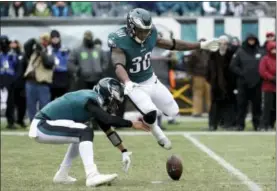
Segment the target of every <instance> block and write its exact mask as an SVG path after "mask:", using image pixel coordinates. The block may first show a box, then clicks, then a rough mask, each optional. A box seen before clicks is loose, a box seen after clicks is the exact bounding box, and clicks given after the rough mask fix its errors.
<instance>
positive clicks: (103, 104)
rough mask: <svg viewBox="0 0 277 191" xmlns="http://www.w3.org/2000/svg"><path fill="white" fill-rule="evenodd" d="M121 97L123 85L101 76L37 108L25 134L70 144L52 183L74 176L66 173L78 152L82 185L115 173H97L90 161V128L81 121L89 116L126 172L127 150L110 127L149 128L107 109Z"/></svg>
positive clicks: (95, 183) (107, 180)
mask: <svg viewBox="0 0 277 191" xmlns="http://www.w3.org/2000/svg"><path fill="white" fill-rule="evenodd" d="M123 99H124V89H123V87H122V85H121V84H120V82H119V81H117V80H115V79H113V78H104V79H102V80H100V81H99V83H98V84H97V85H96V86H95V87H94V89H93V90H80V91H76V92H71V93H67V94H65V95H64V96H62V97H60V98H58V99H55V100H54V101H52V102H50V103H49V104H47V105H46V106H45V107H44V108H42V110H40V111H39V112H38V113H37V114H36V116H35V118H34V119H33V121H32V123H31V127H30V131H29V137H31V138H34V139H35V140H36V141H37V142H39V143H47V144H70V145H69V147H68V150H67V153H66V155H65V157H64V159H63V161H62V163H61V165H60V168H59V170H58V171H57V173H56V175H55V176H54V179H53V181H54V183H62V184H72V183H74V182H75V181H76V179H75V178H72V177H70V176H69V170H70V168H71V164H72V160H73V159H74V158H76V157H77V156H78V155H79V154H80V156H81V158H82V162H83V165H84V169H85V173H86V186H88V187H91V186H92V187H94V186H99V185H102V184H108V183H110V182H111V181H112V180H114V179H115V178H116V177H117V174H100V173H99V172H98V170H97V167H96V165H95V163H94V157H93V156H94V154H93V137H94V132H93V128H90V127H88V126H87V125H86V124H85V123H86V122H88V121H89V120H90V119H91V118H92V119H93V120H95V121H96V122H97V123H98V124H99V126H100V128H101V129H102V130H103V131H104V132H105V133H106V135H107V137H108V138H109V140H110V141H111V143H112V144H113V145H114V146H115V147H117V148H118V149H119V150H120V151H121V152H122V162H123V170H124V171H125V172H127V170H128V168H129V166H130V163H131V160H130V155H131V154H132V153H131V152H128V151H127V149H126V148H125V147H124V146H123V144H122V140H121V138H120V136H119V135H118V134H117V132H116V131H115V130H114V129H113V128H111V126H114V127H134V128H135V129H140V130H145V131H149V127H147V126H146V125H145V124H143V123H142V122H139V121H129V120H124V119H122V118H121V117H118V116H112V115H110V114H111V113H114V111H115V110H116V109H117V107H118V104H120V103H121V102H122V101H123Z"/></svg>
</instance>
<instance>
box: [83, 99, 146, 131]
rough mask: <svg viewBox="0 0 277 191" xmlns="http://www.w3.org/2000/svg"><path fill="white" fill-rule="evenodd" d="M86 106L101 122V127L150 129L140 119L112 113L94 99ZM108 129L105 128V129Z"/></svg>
mask: <svg viewBox="0 0 277 191" xmlns="http://www.w3.org/2000/svg"><path fill="white" fill-rule="evenodd" d="M85 107H86V109H87V110H88V112H90V114H91V116H93V117H94V119H95V120H96V121H98V122H99V123H101V125H100V127H101V126H103V127H105V126H108V127H110V126H113V127H133V128H134V129H138V130H143V131H150V128H149V127H147V126H146V125H145V124H144V123H142V122H140V121H130V120H125V119H123V118H121V117H119V116H113V115H110V114H109V113H107V112H106V111H104V110H103V109H102V108H100V107H99V106H98V105H96V103H95V102H94V101H93V100H88V101H87V103H86V106H85ZM101 128H102V127H101ZM102 129H103V128H102ZM106 130H108V129H103V131H106Z"/></svg>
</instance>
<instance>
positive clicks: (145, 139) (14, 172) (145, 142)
mask: <svg viewBox="0 0 277 191" xmlns="http://www.w3.org/2000/svg"><path fill="white" fill-rule="evenodd" d="M192 136H193V137H194V138H196V139H197V140H199V141H200V142H201V143H202V144H204V145H205V146H207V147H208V148H209V149H211V150H213V151H214V152H215V153H216V154H218V155H219V156H220V157H222V158H223V159H224V160H225V161H227V162H229V163H230V164H231V165H232V166H233V167H235V168H236V169H238V170H239V171H241V172H242V173H243V174H245V175H246V176H247V177H248V178H249V179H251V180H252V181H253V182H254V183H255V184H256V185H258V186H259V187H260V188H261V190H267V191H273V190H275V179H276V175H275V157H274V156H275V136H273V135H212V134H209V135H192ZM169 137H170V139H171V140H172V142H173V149H172V150H171V151H166V150H163V149H162V148H160V147H159V146H158V145H157V144H156V142H155V141H154V139H153V138H152V137H151V136H148V135H132V136H127V135H124V136H123V140H124V142H125V145H126V147H128V149H129V150H130V151H132V152H133V155H132V166H131V168H130V170H129V173H128V174H125V173H123V172H122V170H121V154H120V153H119V151H117V150H116V149H115V148H113V146H111V144H110V143H109V141H108V140H107V139H106V138H105V136H103V135H96V136H95V144H94V150H95V160H96V163H97V165H98V168H99V170H100V172H103V173H118V174H119V178H118V179H117V180H115V181H114V182H113V184H112V185H111V186H103V187H99V188H96V189H95V190H99V191H118V190H119V191H171V190H172V191H185V190H188V191H191V190H193V191H196V190H199V191H210V190H211V191H225V190H226V191H229V190H230V191H231V190H232V191H247V190H249V187H248V186H247V185H246V184H244V183H243V182H242V181H241V180H240V179H239V178H238V177H237V176H236V175H234V174H232V173H231V172H228V171H227V170H226V169H225V168H224V167H222V166H220V165H219V164H218V162H217V161H216V160H214V159H212V158H211V157H210V156H208V155H207V154H206V153H204V152H203V151H202V150H200V149H199V148H198V147H196V146H195V145H194V144H193V143H192V142H191V141H189V139H187V138H185V137H184V136H183V134H181V133H180V134H177V133H176V135H169ZM66 149H67V146H66V145H45V144H38V143H36V142H34V141H33V140H30V139H29V138H28V137H27V136H7V135H2V136H1V151H2V153H1V190H4V191H10V190H14V191H15V190H16V191H17V190H18V191H21V190H22V191H24V190H26V191H27V190H28V191H29V190H36V191H43V190H45V191H46V190H47V191H50V190H57V191H63V190H64V191H65V190H66V191H67V190H69V191H73V190H74V191H75V190H76V191H81V190H93V189H92V188H86V187H85V174H84V170H83V166H82V163H81V159H80V157H78V158H77V159H76V161H74V163H73V168H72V171H71V172H72V173H71V175H72V176H73V177H76V178H77V179H78V181H77V183H76V184H75V185H55V184H53V183H52V178H53V176H54V174H55V172H56V170H57V169H58V167H59V164H60V162H61V161H62V159H63V156H64V154H65V151H66ZM171 154H177V155H179V156H180V157H181V158H182V160H183V165H184V172H183V175H182V177H181V180H180V181H177V182H176V181H172V180H170V178H169V177H168V175H167V172H166V168H165V164H166V160H167V158H168V157H169V156H170V155H171Z"/></svg>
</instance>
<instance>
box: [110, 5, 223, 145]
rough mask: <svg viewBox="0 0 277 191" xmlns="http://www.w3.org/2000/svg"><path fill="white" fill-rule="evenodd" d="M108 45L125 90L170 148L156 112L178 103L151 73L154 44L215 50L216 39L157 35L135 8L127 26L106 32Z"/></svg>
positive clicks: (171, 111) (173, 110)
mask: <svg viewBox="0 0 277 191" xmlns="http://www.w3.org/2000/svg"><path fill="white" fill-rule="evenodd" d="M108 45H109V47H110V48H111V57H112V62H113V65H114V66H115V72H116V75H117V77H118V78H119V79H120V81H121V82H122V83H123V84H124V85H125V89H124V93H125V94H126V95H127V96H128V97H129V99H130V100H131V101H132V102H133V104H134V105H135V106H136V107H137V109H138V110H139V111H140V113H141V114H142V115H143V122H144V123H145V124H147V125H148V126H149V127H150V129H151V132H152V134H153V135H154V137H155V138H156V140H157V142H158V144H159V145H161V146H162V147H163V148H165V149H171V147H172V146H171V141H170V140H169V139H168V138H167V137H166V136H165V134H164V133H163V131H162V130H161V128H160V127H159V126H158V125H157V120H156V119H157V112H158V110H160V111H162V112H163V113H164V114H165V115H167V116H172V117H173V116H176V115H177V114H178V113H179V107H178V105H177V103H176V101H175V100H174V98H173V96H172V94H171V93H170V92H169V90H168V89H167V88H166V87H165V86H164V85H163V84H162V83H161V82H160V81H159V79H158V78H157V76H156V75H155V74H154V72H153V69H152V66H151V63H150V58H151V52H152V50H153V48H154V47H155V46H157V47H159V48H164V49H167V50H177V51H185V50H194V49H205V50H211V51H216V50H217V49H218V40H217V39H213V40H208V41H205V42H200V43H198V42H197V43H189V42H185V41H183V40H177V39H172V40H166V39H163V38H160V37H158V35H157V29H156V28H155V26H154V24H153V23H152V18H151V15H150V13H149V12H148V11H146V10H144V9H141V8H136V9H133V10H131V11H130V12H129V13H128V15H127V26H125V27H122V28H120V29H119V30H117V31H116V32H113V33H111V34H109V36H108Z"/></svg>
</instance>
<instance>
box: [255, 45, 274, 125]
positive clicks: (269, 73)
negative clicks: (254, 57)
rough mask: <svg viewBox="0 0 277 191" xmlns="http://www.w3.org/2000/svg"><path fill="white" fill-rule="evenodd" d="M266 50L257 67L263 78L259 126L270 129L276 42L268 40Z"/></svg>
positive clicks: (272, 111)
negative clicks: (261, 113) (261, 111)
mask: <svg viewBox="0 0 277 191" xmlns="http://www.w3.org/2000/svg"><path fill="white" fill-rule="evenodd" d="M267 51H268V52H267V55H265V56H264V57H263V58H262V60H261V62H260V68H259V72H260V75H261V77H262V79H263V84H262V92H263V96H262V97H263V108H262V109H263V115H262V119H261V128H262V129H265V130H272V129H273V127H274V123H275V121H276V42H274V41H272V42H268V43H267Z"/></svg>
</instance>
